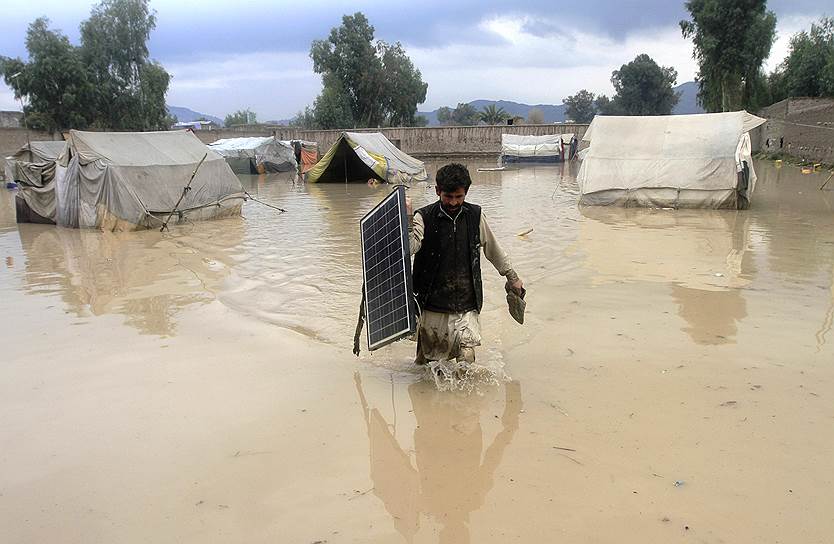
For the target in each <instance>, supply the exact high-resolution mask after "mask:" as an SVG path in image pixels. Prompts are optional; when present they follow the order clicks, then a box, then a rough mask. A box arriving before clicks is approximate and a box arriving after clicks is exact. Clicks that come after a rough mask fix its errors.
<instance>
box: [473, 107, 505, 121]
mask: <svg viewBox="0 0 834 544" xmlns="http://www.w3.org/2000/svg"><path fill="white" fill-rule="evenodd" d="M509 117H510V114H509V113H507V112H506V111H505V110H504V108H499V107H497V106H496V105H495V104H490V105H488V106H484V109H483V111H481V112H478V118H479V119H480V120H481V121H483V122H484V123H486V124H487V125H503V124H504V121H506V120H507V119H508V118H509Z"/></svg>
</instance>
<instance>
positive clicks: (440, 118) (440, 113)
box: [437, 106, 455, 125]
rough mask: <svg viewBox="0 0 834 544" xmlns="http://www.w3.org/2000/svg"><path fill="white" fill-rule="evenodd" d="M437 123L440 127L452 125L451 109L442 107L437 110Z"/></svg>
mask: <svg viewBox="0 0 834 544" xmlns="http://www.w3.org/2000/svg"><path fill="white" fill-rule="evenodd" d="M437 122H438V123H440V124H441V125H453V124H455V123H454V121H453V120H452V108H450V107H449V106H442V107H440V108H438V110H437Z"/></svg>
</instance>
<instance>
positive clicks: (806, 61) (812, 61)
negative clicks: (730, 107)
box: [771, 17, 834, 98]
mask: <svg viewBox="0 0 834 544" xmlns="http://www.w3.org/2000/svg"><path fill="white" fill-rule="evenodd" d="M780 78H781V79H780ZM774 79H777V80H781V83H782V84H783V88H782V89H779V90H782V91H783V93H779V94H780V95H782V94H783V95H784V96H781V98H786V97H787V96H834V19H832V18H830V17H823V18H822V19H820V20H819V21H818V22H816V23H813V24H812V25H811V30H810V31H808V32H805V31H802V32H798V33H797V34H794V35H793V37H791V45H790V50H789V52H788V56H787V57H786V58H785V61H784V62H783V63H782V65H781V66H780V67H779V69H778V70H777V74H772V75H771V81H773V80H774ZM774 94H776V93H775V92H774Z"/></svg>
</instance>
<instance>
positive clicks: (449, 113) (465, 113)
mask: <svg viewBox="0 0 834 544" xmlns="http://www.w3.org/2000/svg"><path fill="white" fill-rule="evenodd" d="M479 120H480V113H479V112H478V110H476V109H475V108H474V107H473V106H472V105H471V104H464V103H462V102H461V103H458V105H457V107H456V108H455V109H452V108H449V107H447V106H443V107H442V108H440V109H438V110H437V121H438V122H439V123H440V124H441V125H462V126H471V125H477V124H478V121H479Z"/></svg>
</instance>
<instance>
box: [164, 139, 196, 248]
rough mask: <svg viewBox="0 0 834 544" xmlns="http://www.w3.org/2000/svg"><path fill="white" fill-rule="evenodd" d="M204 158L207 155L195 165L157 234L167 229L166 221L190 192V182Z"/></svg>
mask: <svg viewBox="0 0 834 544" xmlns="http://www.w3.org/2000/svg"><path fill="white" fill-rule="evenodd" d="M206 157H208V153H206V154H204V155H203V158H202V159H200V162H198V163H197V166H196V167H195V168H194V171H193V172H191V179H189V180H188V185H186V186H185V187H183V189H182V194H181V195H180V199H179V200H177V203H176V204H174V209H173V210H171V213H169V214H168V219H166V220H165V222H164V223H162V227H160V229H159V232H163V231H165V229H167V228H168V221H170V220H171V218H172V217H173V216H174V214H175V213H177V208H179V206H180V202H182V199H183V198H185V195H186V194H187V193H188V191H190V190H191V182H192V181H194V176H196V175H197V170H199V169H200V166H202V164H203V161H204V160H206Z"/></svg>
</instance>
